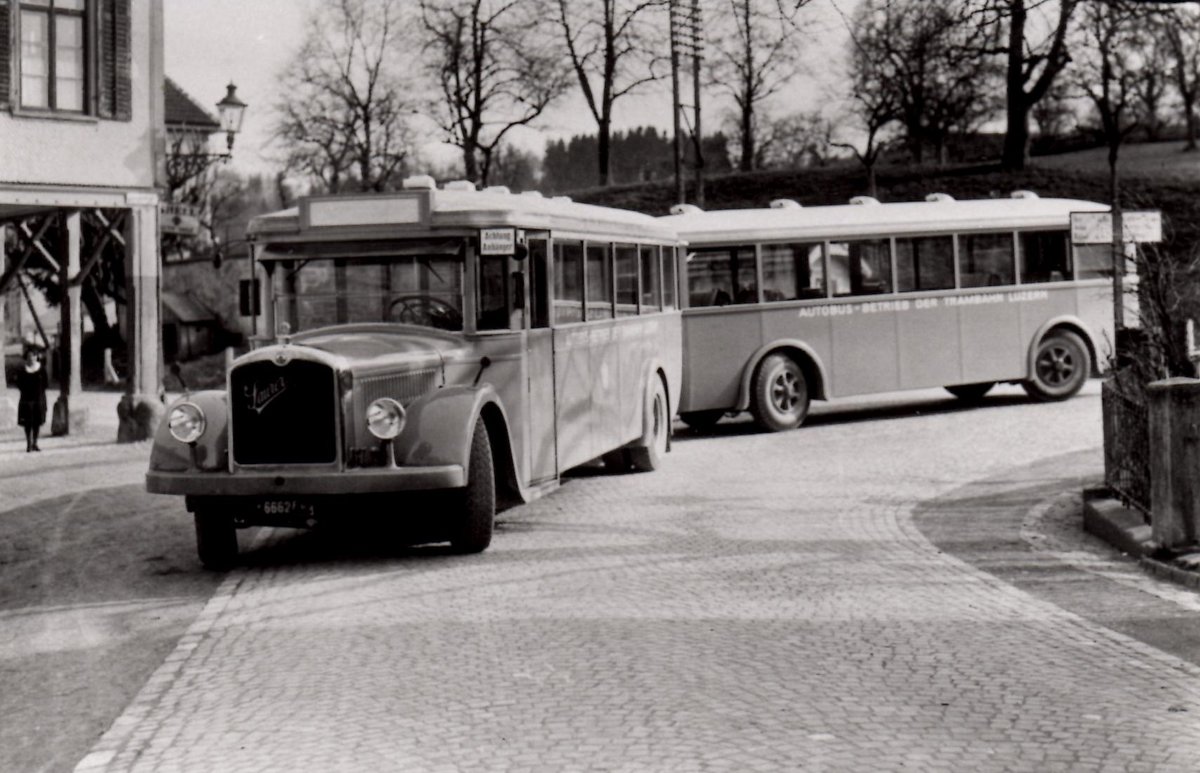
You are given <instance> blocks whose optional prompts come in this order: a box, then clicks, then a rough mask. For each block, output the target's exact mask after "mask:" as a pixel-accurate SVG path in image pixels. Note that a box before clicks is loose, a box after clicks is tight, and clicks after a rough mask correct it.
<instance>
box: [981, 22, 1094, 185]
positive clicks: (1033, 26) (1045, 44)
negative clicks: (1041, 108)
mask: <svg viewBox="0 0 1200 773" xmlns="http://www.w3.org/2000/svg"><path fill="white" fill-rule="evenodd" d="M1079 3H1080V0H980V3H979V5H978V6H976V7H975V15H976V18H977V20H978V22H979V24H980V25H981V26H984V27H988V26H991V27H994V28H995V30H996V33H997V35H998V36H999V40H1001V41H1003V43H1002V44H1001V45H999V46H996V47H985V48H982V49H980V53H981V54H999V55H1001V56H1002V57H1003V58H1004V62H1005V75H1004V83H1005V89H1004V100H1005V121H1006V124H1005V133H1004V154H1003V163H1004V166H1005V167H1006V168H1008V169H1024V168H1025V164H1026V162H1027V161H1028V159H1029V114H1030V111H1031V110H1032V109H1033V106H1034V105H1036V104H1037V103H1038V102H1040V101H1041V100H1042V98H1043V97H1045V96H1046V93H1047V92H1048V91H1049V90H1050V87H1051V86H1052V85H1053V84H1054V80H1055V78H1057V77H1058V75H1059V73H1061V72H1062V70H1063V68H1064V67H1066V66H1067V63H1068V62H1069V61H1070V56H1069V55H1068V52H1067V32H1068V30H1069V29H1070V25H1071V17H1072V15H1073V14H1074V13H1075V9H1076V7H1078V5H1079ZM1031 17H1032V18H1031Z"/></svg>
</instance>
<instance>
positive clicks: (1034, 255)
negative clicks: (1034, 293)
mask: <svg viewBox="0 0 1200 773" xmlns="http://www.w3.org/2000/svg"><path fill="white" fill-rule="evenodd" d="M1067 238H1068V234H1067V232H1066V231H1025V232H1023V233H1021V234H1020V238H1019V241H1020V245H1021V283H1022V284H1037V283H1038V282H1061V281H1063V280H1066V279H1070V278H1071V261H1070V252H1068V250H1067Z"/></svg>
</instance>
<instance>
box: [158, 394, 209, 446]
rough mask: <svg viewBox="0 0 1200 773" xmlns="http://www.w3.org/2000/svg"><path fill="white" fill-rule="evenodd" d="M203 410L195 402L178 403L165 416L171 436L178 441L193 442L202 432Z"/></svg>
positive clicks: (203, 422)
mask: <svg viewBox="0 0 1200 773" xmlns="http://www.w3.org/2000/svg"><path fill="white" fill-rule="evenodd" d="M205 426H206V422H205V420H204V411H202V410H200V406H198V405H196V404H195V403H180V404H179V405H177V406H175V407H174V408H172V409H171V414H170V415H169V416H167V427H168V428H169V429H170V430H171V437H173V438H175V439H176V440H178V441H179V442H180V443H195V442H196V441H197V440H199V439H200V436H201V435H203V434H204V428H205Z"/></svg>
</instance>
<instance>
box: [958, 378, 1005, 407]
mask: <svg viewBox="0 0 1200 773" xmlns="http://www.w3.org/2000/svg"><path fill="white" fill-rule="evenodd" d="M994 386H996V382H995V381H984V382H983V383H980V384H956V385H955V386H948V387H946V391H947V392H949V393H950V394H952V395H954V396H955V397H957V398H958V399H959V400H962V401H963V402H968V403H973V402H975V401H976V400H982V399H983V396H984V395H986V394H987V393H988V392H990V391H992V387H994Z"/></svg>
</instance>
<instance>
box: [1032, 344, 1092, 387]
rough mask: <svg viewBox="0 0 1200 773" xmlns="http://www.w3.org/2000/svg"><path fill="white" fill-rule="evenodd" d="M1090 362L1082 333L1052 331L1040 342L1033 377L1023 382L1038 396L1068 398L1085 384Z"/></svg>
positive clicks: (1034, 361)
mask: <svg viewBox="0 0 1200 773" xmlns="http://www.w3.org/2000/svg"><path fill="white" fill-rule="evenodd" d="M1091 365H1092V363H1091V357H1090V356H1089V355H1088V349H1087V345H1086V344H1084V342H1083V340H1082V339H1081V338H1080V337H1079V336H1077V335H1075V334H1074V333H1070V332H1068V331H1065V330H1063V331H1059V332H1056V333H1052V334H1051V335H1048V336H1046V337H1045V338H1043V339H1042V341H1041V343H1039V344H1038V347H1037V352H1036V353H1035V354H1034V358H1033V378H1031V379H1029V380H1028V381H1025V382H1023V383H1022V384H1021V386H1022V387H1023V388H1024V389H1025V392H1026V393H1027V394H1028V395H1029V396H1030V397H1032V398H1033V399H1035V400H1041V401H1050V400H1065V399H1067V398H1068V397H1070V396H1071V395H1073V394H1075V393H1076V392H1078V391H1079V390H1080V389H1082V388H1083V385H1084V383H1086V382H1087V379H1088V374H1089V373H1090V372H1091Z"/></svg>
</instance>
